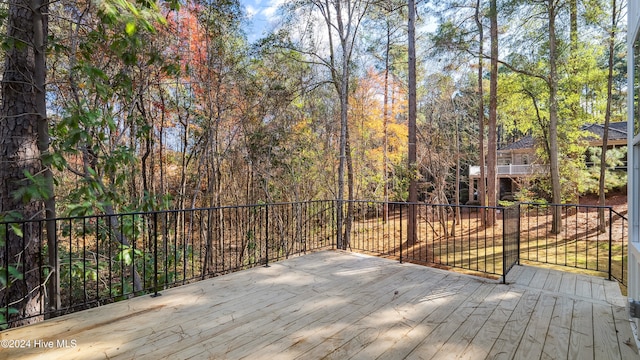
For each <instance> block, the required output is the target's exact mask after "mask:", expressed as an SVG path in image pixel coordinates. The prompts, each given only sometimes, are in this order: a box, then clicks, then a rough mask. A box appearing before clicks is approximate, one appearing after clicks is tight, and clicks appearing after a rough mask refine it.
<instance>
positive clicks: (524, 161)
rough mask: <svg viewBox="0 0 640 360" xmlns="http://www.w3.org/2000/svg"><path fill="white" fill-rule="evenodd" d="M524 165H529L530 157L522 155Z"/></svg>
mask: <svg viewBox="0 0 640 360" xmlns="http://www.w3.org/2000/svg"><path fill="white" fill-rule="evenodd" d="M522 164H523V165H529V155H522Z"/></svg>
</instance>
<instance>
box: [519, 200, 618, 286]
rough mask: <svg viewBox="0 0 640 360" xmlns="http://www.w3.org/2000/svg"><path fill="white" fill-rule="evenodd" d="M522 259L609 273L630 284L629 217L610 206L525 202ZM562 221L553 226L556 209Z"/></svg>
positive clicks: (521, 240) (609, 275) (614, 277)
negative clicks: (628, 280)
mask: <svg viewBox="0 0 640 360" xmlns="http://www.w3.org/2000/svg"><path fill="white" fill-rule="evenodd" d="M520 207H521V210H520V212H521V219H520V221H521V228H520V232H519V233H520V249H521V250H520V259H521V260H525V261H529V262H533V263H543V264H550V265H558V266H564V267H572V268H576V269H583V270H589V271H595V272H600V273H605V274H607V276H608V278H609V279H615V280H617V281H618V282H620V283H621V284H622V285H625V286H626V282H627V274H626V273H627V249H626V247H627V230H628V229H627V226H628V223H627V218H626V216H625V215H624V214H621V213H619V212H617V211H615V210H614V209H613V208H612V207H610V206H595V205H570V204H562V205H552V204H537V203H522V204H520ZM554 210H555V211H558V213H559V214H560V216H561V218H562V221H561V227H560V228H559V229H558V230H559V231H558V230H556V229H554V228H553V226H552V218H553V212H554Z"/></svg>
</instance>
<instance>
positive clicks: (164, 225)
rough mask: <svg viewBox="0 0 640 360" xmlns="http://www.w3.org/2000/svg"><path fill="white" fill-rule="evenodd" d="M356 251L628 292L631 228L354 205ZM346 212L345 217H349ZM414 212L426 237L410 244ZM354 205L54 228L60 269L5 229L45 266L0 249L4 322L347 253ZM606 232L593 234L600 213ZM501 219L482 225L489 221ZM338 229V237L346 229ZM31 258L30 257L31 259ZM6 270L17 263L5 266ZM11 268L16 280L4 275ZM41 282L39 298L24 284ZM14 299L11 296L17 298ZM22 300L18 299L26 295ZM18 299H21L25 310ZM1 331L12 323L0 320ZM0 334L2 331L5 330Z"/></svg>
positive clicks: (110, 219)
mask: <svg viewBox="0 0 640 360" xmlns="http://www.w3.org/2000/svg"><path fill="white" fill-rule="evenodd" d="M352 205H353V218H352V226H351V227H350V229H351V231H350V233H349V234H348V236H347V237H346V238H348V240H349V241H348V244H347V245H348V246H347V250H350V251H357V252H363V253H369V254H374V255H377V256H385V257H389V258H394V259H397V260H399V261H407V262H413V263H418V264H425V265H430V266H436V267H441V268H455V269H463V270H465V271H470V272H473V273H476V274H480V275H483V276H490V277H495V278H502V279H503V280H504V279H505V278H506V277H505V274H506V273H507V272H508V271H509V269H510V268H511V267H512V266H513V265H514V264H517V263H519V262H520V261H527V262H535V263H545V264H553V265H560V266H568V267H575V268H579V269H585V270H592V271H597V272H601V273H603V274H605V276H609V278H610V279H615V280H617V281H619V282H621V283H622V284H625V282H626V274H625V271H626V269H625V267H626V249H625V246H626V226H627V222H626V218H625V217H624V216H623V215H622V214H619V213H617V212H615V211H614V210H613V209H612V208H609V207H606V208H598V207H586V206H580V207H576V205H561V206H562V207H563V224H564V228H563V231H562V232H560V233H559V234H552V233H551V232H550V215H549V214H550V212H549V206H550V205H545V206H546V207H545V206H543V205H540V206H537V205H532V204H517V205H514V206H512V207H510V208H505V207H495V208H481V207H478V206H462V205H438V204H425V203H416V204H407V203H399V202H397V203H384V202H376V201H354V202H353V203H352ZM340 206H343V208H340ZM410 206H413V207H414V208H415V210H416V211H415V213H416V214H417V222H416V230H417V231H416V238H415V241H413V242H407V239H406V234H407V215H408V213H409V212H408V209H409V207H410ZM339 209H342V211H344V215H345V216H344V217H343V218H346V215H347V202H346V201H333V200H329V201H308V202H297V203H282V204H258V205H246V206H229V207H216V208H204V209H187V210H173V211H155V212H140V213H128V214H117V215H92V216H81V217H68V218H59V219H55V223H56V234H55V237H56V243H57V248H56V250H57V256H56V257H57V258H58V259H59V263H58V264H57V265H56V264H52V263H50V262H49V261H50V260H49V259H51V257H49V256H48V254H49V253H50V251H49V250H50V249H48V248H47V246H46V244H47V234H46V226H44V222H45V221H44V220H31V221H15V222H4V223H0V239H3V240H4V239H7V238H8V237H9V236H10V235H11V234H14V235H13V236H15V234H19V233H26V231H25V230H26V229H27V228H31V229H38V230H37V231H35V232H33V231H32V235H31V236H32V239H30V240H29V241H27V240H26V239H25V241H23V244H24V245H23V246H26V245H27V244H29V243H30V242H32V243H35V244H36V245H37V247H38V248H37V249H36V251H35V253H37V254H40V258H39V259H38V261H37V265H36V266H34V267H33V268H27V267H26V266H25V264H26V262H24V261H23V258H22V257H21V256H22V254H23V251H20V250H18V251H16V250H10V248H9V247H8V246H4V247H2V248H0V249H1V250H0V251H2V256H0V270H3V271H0V285H2V286H0V320H2V317H4V319H6V320H5V326H6V325H9V326H12V325H13V324H14V323H16V324H17V323H18V322H19V321H21V320H23V319H25V318H28V317H34V318H39V319H43V318H49V317H54V316H58V315H61V314H65V313H69V312H74V311H78V310H82V309H86V308H90V307H94V306H99V305H102V304H107V303H111V302H114V301H118V300H122V299H128V298H131V297H133V296H138V295H143V294H153V295H158V294H161V291H162V290H163V289H166V288H169V287H173V286H178V285H182V284H187V283H190V282H194V281H198V280H201V279H206V278H209V277H213V276H219V275H223V274H227V273H230V272H234V271H240V270H243V269H248V268H252V267H256V266H269V264H270V263H273V262H275V261H279V260H282V259H286V258H289V257H291V256H297V255H302V254H305V253H307V252H310V251H319V250H325V249H334V248H336V247H337V236H336V234H337V233H338V231H344V228H341V227H339V226H338V224H337V219H338V216H337V211H339ZM599 209H601V210H604V211H605V214H606V221H607V224H606V227H605V228H606V232H605V233H601V232H600V230H599V229H598V231H595V230H594V227H595V226H597V224H598V223H597V222H596V221H594V220H593V219H592V217H593V216H596V215H597V210H599ZM482 214H485V215H487V214H491V215H494V216H495V219H496V221H495V225H493V226H483V223H482V221H481V218H480V216H481V215H482ZM339 229H340V230H339ZM22 250H24V249H22ZM7 259H8V260H7ZM56 267H57V268H58V269H59V275H60V281H59V286H58V293H57V295H59V299H60V304H59V305H57V304H56V305H55V306H51V305H52V304H50V303H47V301H46V300H42V301H40V303H39V306H40V308H39V311H38V312H36V313H35V314H34V313H33V312H32V313H30V314H26V313H22V314H21V313H14V311H12V310H11V309H12V307H15V306H14V305H15V304H16V301H19V299H20V298H21V297H24V298H26V297H27V295H28V294H30V293H33V292H35V291H40V292H41V293H42V296H43V297H44V296H45V295H50V294H45V291H44V290H43V289H45V288H46V287H47V283H48V282H49V281H50V275H51V270H52V269H55V268H56ZM5 269H10V271H6V270H5ZM27 273H30V274H34V273H35V274H38V276H39V279H40V281H39V282H40V287H41V289H37V288H36V289H28V288H26V287H24V286H22V285H23V284H21V278H24V276H25V274H27ZM9 288H11V290H15V291H13V294H12V295H11V296H13V297H10V296H8V295H7V294H8V291H7V289H9ZM16 293H17V295H16ZM16 299H18V300H16ZM0 322H2V321H0ZM0 325H2V324H0Z"/></svg>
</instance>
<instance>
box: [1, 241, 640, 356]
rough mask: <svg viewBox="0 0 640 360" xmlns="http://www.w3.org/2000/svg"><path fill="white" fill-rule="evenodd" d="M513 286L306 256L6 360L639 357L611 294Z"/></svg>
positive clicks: (62, 327)
mask: <svg viewBox="0 0 640 360" xmlns="http://www.w3.org/2000/svg"><path fill="white" fill-rule="evenodd" d="M538 271H540V272H538ZM507 280H508V282H509V284H507V285H504V284H499V283H498V282H496V281H494V280H490V279H480V278H476V277H471V276H467V275H462V274H457V273H452V272H447V271H444V270H439V269H431V268H426V267H423V266H419V265H414V264H399V263H398V262H397V261H392V260H388V259H382V258H376V257H371V256H366V255H357V254H354V253H350V252H342V251H326V252H319V253H312V254H309V255H305V256H302V257H295V258H291V259H288V260H286V261H282V262H278V263H274V264H272V266H271V267H269V268H265V267H259V268H254V269H250V270H246V271H241V272H238V273H233V274H228V275H224V276H220V277H216V278H213V279H208V280H204V281H201V282H197V283H194V284H189V285H185V286H182V287H178V288H174V289H168V290H164V291H162V296H159V297H156V298H152V297H150V296H143V297H138V298H135V299H131V300H128V301H123V302H119V303H114V304H110V305H106V306H102V307H99V308H95V309H91V310H87V311H84V312H78V313H74V314H70V315H67V316H64V317H59V318H56V319H51V320H47V321H45V322H43V323H41V324H35V325H33V326H26V327H22V328H19V329H13V330H8V331H3V332H0V340H10V339H21V338H22V339H30V340H32V341H33V340H38V341H41V342H42V341H43V340H44V341H51V340H53V341H57V340H61V341H62V342H61V343H60V344H64V340H67V341H68V344H71V342H70V341H71V340H75V345H76V346H75V347H73V346H69V347H66V348H65V347H63V346H57V345H58V344H57V343H56V348H53V349H49V348H47V349H45V348H42V347H38V348H33V347H32V348H30V349H15V348H5V349H0V358H2V359H4V358H7V359H11V360H14V359H47V360H50V359H102V358H104V359H106V358H114V359H131V358H136V359H158V358H168V359H189V358H192V359H202V358H212V359H224V358H226V359H243V358H246V359H249V358H251V359H253V358H268V359H294V358H299V359H315V358H325V359H376V358H379V359H396V358H397V359H401V358H408V359H422V358H433V359H438V360H440V359H486V358H513V357H516V358H517V357H520V356H521V355H522V358H541V359H564V358H571V359H573V358H575V359H589V358H595V359H607V358H612V359H615V358H618V359H625V360H626V359H630V360H631V359H638V358H639V356H638V350H637V348H636V347H635V342H634V341H632V340H633V339H632V337H633V335H632V333H631V326H630V323H629V319H628V311H627V309H626V298H625V297H623V296H622V295H621V294H620V289H619V287H617V285H616V284H615V283H613V282H609V281H606V280H602V279H599V278H592V277H588V276H584V275H579V276H577V275H575V274H572V275H567V276H565V275H564V273H561V272H557V271H555V270H549V269H542V270H541V269H537V268H533V267H530V266H516V267H514V269H513V271H512V273H510V274H509V275H508V276H507ZM587 284H588V285H587ZM532 286H533V287H535V288H533V287H532ZM536 288H538V289H536ZM586 295H591V296H592V297H588V296H586ZM552 300H553V301H552ZM542 341H544V343H542Z"/></svg>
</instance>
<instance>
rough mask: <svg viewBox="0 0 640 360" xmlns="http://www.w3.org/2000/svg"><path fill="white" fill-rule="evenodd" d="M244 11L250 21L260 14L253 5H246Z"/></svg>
mask: <svg viewBox="0 0 640 360" xmlns="http://www.w3.org/2000/svg"><path fill="white" fill-rule="evenodd" d="M244 9H245V11H246V13H247V17H248V18H249V19H252V18H253V17H254V16H256V14H258V9H256V8H255V7H253V6H252V5H245V6H244Z"/></svg>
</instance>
